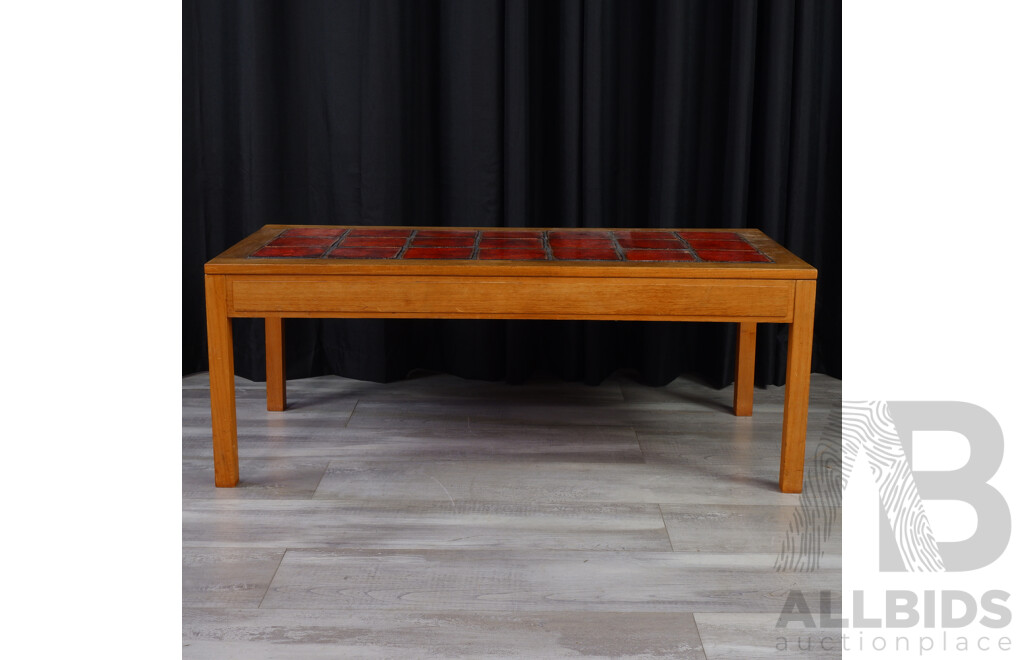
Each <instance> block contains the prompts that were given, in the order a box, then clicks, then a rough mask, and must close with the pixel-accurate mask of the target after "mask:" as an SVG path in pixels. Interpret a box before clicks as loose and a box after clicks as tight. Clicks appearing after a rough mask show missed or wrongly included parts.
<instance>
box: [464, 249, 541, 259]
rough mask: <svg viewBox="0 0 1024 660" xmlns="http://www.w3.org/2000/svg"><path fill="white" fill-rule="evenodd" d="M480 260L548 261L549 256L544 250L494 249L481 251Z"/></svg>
mask: <svg viewBox="0 0 1024 660" xmlns="http://www.w3.org/2000/svg"><path fill="white" fill-rule="evenodd" d="M477 258H478V259H518V260H524V261H532V260H536V259H547V254H545V252H544V250H536V249H530V248H511V249H508V250H502V249H492V250H480V252H479V254H478V256H477Z"/></svg>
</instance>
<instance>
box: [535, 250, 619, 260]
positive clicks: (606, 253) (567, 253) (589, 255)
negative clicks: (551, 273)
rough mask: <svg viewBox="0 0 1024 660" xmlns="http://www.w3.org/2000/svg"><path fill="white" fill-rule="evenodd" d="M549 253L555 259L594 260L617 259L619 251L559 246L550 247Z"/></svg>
mask: <svg viewBox="0 0 1024 660" xmlns="http://www.w3.org/2000/svg"><path fill="white" fill-rule="evenodd" d="M551 253H552V254H553V255H554V256H555V259H562V260H578V259H583V260H594V261H618V260H619V253H618V252H616V251H615V250H614V249H613V248H610V247H606V248H585V247H582V248H573V247H560V248H556V247H553V248H551Z"/></svg>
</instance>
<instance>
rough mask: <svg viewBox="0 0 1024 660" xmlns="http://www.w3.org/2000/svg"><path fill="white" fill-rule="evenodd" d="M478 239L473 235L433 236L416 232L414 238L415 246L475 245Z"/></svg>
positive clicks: (413, 243)
mask: <svg viewBox="0 0 1024 660" xmlns="http://www.w3.org/2000/svg"><path fill="white" fill-rule="evenodd" d="M475 240H476V239H475V238H474V237H473V236H444V237H440V236H438V237H433V236H424V235H423V234H416V236H415V238H413V239H412V245H413V247H470V248H471V247H473V242H474V241H475Z"/></svg>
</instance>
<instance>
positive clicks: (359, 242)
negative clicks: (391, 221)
mask: <svg viewBox="0 0 1024 660" xmlns="http://www.w3.org/2000/svg"><path fill="white" fill-rule="evenodd" d="M405 240H406V239H404V238H402V237H401V236H346V237H345V240H343V241H342V242H341V247H398V248H400V247H403V246H404V245H405Z"/></svg>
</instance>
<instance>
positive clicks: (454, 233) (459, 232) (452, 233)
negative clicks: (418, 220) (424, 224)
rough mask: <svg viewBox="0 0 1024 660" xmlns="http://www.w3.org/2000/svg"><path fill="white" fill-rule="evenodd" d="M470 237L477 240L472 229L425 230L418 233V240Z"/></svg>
mask: <svg viewBox="0 0 1024 660" xmlns="http://www.w3.org/2000/svg"><path fill="white" fill-rule="evenodd" d="M466 236H470V237H473V238H475V237H476V232H475V231H473V230H472V229H424V230H420V231H417V232H416V238H421V237H422V238H456V237H466Z"/></svg>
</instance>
